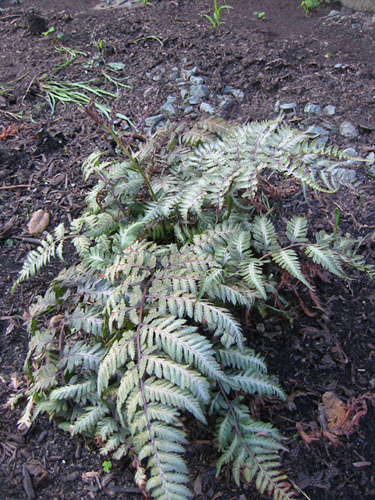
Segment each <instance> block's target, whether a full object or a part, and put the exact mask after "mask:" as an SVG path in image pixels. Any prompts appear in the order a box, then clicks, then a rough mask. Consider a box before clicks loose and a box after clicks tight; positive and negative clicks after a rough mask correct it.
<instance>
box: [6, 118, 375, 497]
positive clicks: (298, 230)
mask: <svg viewBox="0 0 375 500" xmlns="http://www.w3.org/2000/svg"><path fill="white" fill-rule="evenodd" d="M90 113H91V116H93V117H94V118H95V120H96V121H97V123H100V124H102V122H103V120H102V118H101V117H99V116H95V114H94V113H95V112H94V109H93V108H91V110H90ZM103 126H104V130H105V131H106V132H108V133H111V130H112V128H111V124H109V125H103ZM112 134H113V138H114V140H115V141H116V142H117V145H118V147H119V149H120V150H121V151H122V152H123V153H124V155H125V157H124V158H122V159H121V160H119V161H114V160H113V159H108V160H105V159H102V156H101V154H100V153H93V154H92V155H91V156H90V157H89V158H88V160H87V161H86V162H85V164H84V165H83V175H84V179H85V180H88V179H89V178H92V179H95V182H96V184H95V186H94V187H93V188H92V189H91V190H90V192H89V193H88V195H87V198H86V203H87V208H86V210H85V211H84V212H83V213H82V214H81V215H80V216H79V217H78V218H76V219H74V220H73V221H72V222H71V223H70V226H69V228H66V227H65V226H64V224H60V225H58V226H57V227H56V228H55V230H54V233H53V235H52V234H47V236H46V239H45V241H43V243H42V245H41V246H40V247H38V248H37V249H36V250H33V251H32V252H31V253H30V254H29V255H28V257H27V259H26V261H25V263H24V266H23V269H22V271H21V273H20V276H19V278H18V280H17V281H16V283H15V285H14V286H17V285H19V284H20V283H21V282H22V281H24V280H25V279H28V278H30V277H32V276H34V275H35V274H36V273H37V272H38V271H39V270H40V269H41V268H42V267H43V266H44V265H46V264H47V263H48V262H49V261H50V260H51V258H52V257H54V256H58V257H59V258H60V259H63V250H64V247H65V246H66V245H67V244H71V243H72V244H73V246H74V248H75V250H76V252H77V261H76V263H75V264H74V265H72V266H70V267H67V268H65V269H63V270H62V271H61V272H60V273H59V274H58V276H56V278H55V279H53V280H52V281H51V283H50V285H49V287H48V289H47V291H46V293H45V294H44V296H41V297H39V298H38V299H37V301H36V302H35V303H34V304H33V305H32V306H31V308H30V310H29V314H28V317H29V320H28V330H29V333H30V337H31V339H30V344H29V351H28V355H27V359H26V361H25V371H26V374H27V376H28V377H29V379H30V386H29V389H28V391H27V393H26V394H27V397H28V403H27V405H26V409H25V412H24V415H23V417H22V419H21V420H20V426H21V427H29V426H30V425H31V422H32V420H33V419H35V418H36V417H37V416H38V415H39V414H40V413H41V412H47V413H48V414H49V415H50V416H52V417H56V418H57V419H58V420H59V422H60V426H61V427H62V428H63V429H66V430H69V432H70V434H71V435H72V436H75V435H77V434H84V435H85V436H92V437H93V438H94V437H96V438H97V442H98V443H101V445H102V446H101V454H102V455H103V456H110V457H111V458H112V459H121V458H123V457H126V456H130V457H131V459H132V464H133V466H134V467H135V469H136V473H135V480H136V483H137V484H138V486H139V487H140V488H141V490H142V492H143V493H144V495H145V496H146V497H147V496H152V497H154V498H157V499H160V500H161V499H170V500H186V499H188V498H190V497H191V496H192V494H191V491H190V489H189V487H188V485H189V481H190V479H189V474H188V469H187V465H186V463H185V461H184V451H185V447H186V445H187V443H188V440H187V439H188V438H187V433H186V430H185V427H186V426H187V425H188V424H189V419H185V420H184V424H182V421H181V417H182V415H184V414H186V413H188V414H190V415H191V416H192V417H193V419H194V420H196V421H198V422H200V423H201V424H202V425H207V422H208V419H209V420H210V428H211V429H212V428H214V429H215V431H214V442H215V444H216V446H217V450H218V454H219V459H218V463H217V474H219V473H220V470H221V469H222V468H223V467H224V466H226V465H228V466H229V465H230V466H231V469H232V472H233V478H234V480H235V482H236V483H237V484H240V481H241V480H244V481H252V480H255V483H256V486H257V488H258V490H259V491H260V492H261V493H262V494H263V493H267V494H269V495H273V496H274V498H277V499H280V500H292V499H294V498H295V496H296V494H295V491H294V489H293V487H292V486H291V484H289V482H288V480H287V479H286V477H285V475H284V474H283V472H282V470H281V469H282V468H281V462H280V457H279V452H280V451H281V450H284V449H285V448H284V446H283V444H282V443H283V438H282V437H281V436H280V434H279V432H278V431H277V429H275V428H274V427H273V426H272V425H270V424H269V423H264V422H260V421H256V420H254V419H253V417H252V415H251V412H250V404H249V400H251V398H252V397H254V395H256V394H257V395H258V397H259V396H260V397H261V396H268V397H273V398H274V397H279V398H284V397H285V396H284V392H283V390H282V389H281V388H280V387H279V386H278V385H277V384H276V383H275V382H274V381H273V380H272V378H271V377H269V375H267V367H266V363H265V360H264V359H263V358H262V357H261V356H259V354H257V353H256V352H254V350H253V349H252V348H251V346H249V345H247V340H246V337H245V335H244V333H243V331H242V327H241V324H240V321H239V319H238V314H237V313H238V311H240V310H241V309H242V310H243V309H247V310H248V311H250V310H253V309H254V308H255V309H258V311H259V312H260V313H262V311H263V312H264V310H265V308H267V307H268V308H269V310H270V311H272V310H274V307H273V306H272V304H274V302H273V300H274V301H276V303H280V301H281V300H282V296H281V293H282V292H281V290H280V286H281V284H282V283H285V281H286V278H285V276H288V279H289V280H292V281H294V283H295V285H297V284H300V286H304V287H306V288H307V289H308V290H309V291H311V296H312V297H314V295H315V294H314V287H313V283H312V278H311V276H314V273H313V272H311V273H309V272H306V270H309V269H310V270H313V269H314V268H316V267H317V266H319V267H322V268H324V269H325V270H326V271H329V272H331V273H333V274H334V275H336V276H337V277H340V278H348V274H347V272H348V269H350V268H354V269H358V270H361V271H364V272H366V273H368V274H369V275H370V276H371V277H375V270H374V268H373V267H371V266H368V265H367V264H366V263H365V262H364V260H363V258H362V257H361V256H360V255H358V254H357V250H358V245H359V242H357V241H355V240H353V239H349V238H347V237H343V236H340V234H339V231H338V230H335V231H334V232H333V233H327V232H326V231H324V230H321V231H318V232H316V231H315V230H314V224H313V223H311V222H313V221H309V220H308V219H307V218H306V217H304V216H303V215H302V214H299V215H293V216H291V217H290V218H289V219H285V218H284V217H279V215H278V213H277V211H273V210H272V202H271V199H268V196H267V192H268V191H267V188H268V187H269V186H270V184H271V183H272V186H273V187H274V188H275V189H279V190H280V192H281V188H280V187H278V186H279V182H280V181H281V180H282V179H283V178H284V179H287V180H288V179H289V180H290V181H291V182H293V184H294V185H295V184H299V185H301V189H302V191H303V192H304V193H305V195H306V196H307V194H308V189H309V188H310V189H313V190H314V191H315V195H317V194H318V193H327V194H329V193H334V192H336V191H337V190H338V189H339V188H340V187H341V186H343V185H344V186H345V185H346V186H348V187H350V188H353V189H354V188H355V186H352V185H351V184H350V177H349V176H347V175H346V170H345V168H347V167H345V160H346V159H347V157H346V156H345V154H344V153H343V152H341V151H339V150H338V149H337V148H334V147H330V148H324V147H322V146H320V145H318V144H317V143H316V141H315V140H311V135H310V134H309V133H302V132H299V131H296V130H293V129H291V128H290V127H288V126H286V125H284V124H282V123H281V122H280V120H274V121H266V122H262V123H250V124H247V125H240V126H239V125H237V124H233V123H226V122H224V121H223V120H219V119H217V118H210V119H206V120H205V121H203V122H200V123H198V124H196V125H195V126H193V128H187V127H186V126H185V125H183V124H182V125H171V126H169V127H168V128H166V129H164V130H161V131H159V132H158V133H157V134H156V135H155V136H154V137H153V138H151V139H150V140H149V141H148V142H146V143H144V144H143V145H142V146H141V147H140V148H139V149H134V147H133V148H132V147H131V145H130V144H126V145H124V144H123V143H122V140H121V137H119V136H116V135H115V134H114V132H113V130H112ZM341 160H343V161H341ZM351 160H353V158H351ZM336 222H338V221H337V217H336ZM283 302H284V304H285V300H284V301H283ZM260 330H261V329H260ZM103 468H104V464H103Z"/></svg>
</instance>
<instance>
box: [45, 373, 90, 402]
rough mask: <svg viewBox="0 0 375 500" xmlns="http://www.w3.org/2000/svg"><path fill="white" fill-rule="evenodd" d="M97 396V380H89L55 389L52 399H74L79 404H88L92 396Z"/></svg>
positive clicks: (51, 395)
mask: <svg viewBox="0 0 375 500" xmlns="http://www.w3.org/2000/svg"><path fill="white" fill-rule="evenodd" d="M95 395H96V380H95V379H93V378H92V379H89V380H85V381H84V382H80V383H77V384H69V385H65V386H62V387H58V388H57V389H54V390H53V391H52V392H51V394H50V398H51V399H72V400H73V401H75V402H77V403H79V402H80V401H81V402H82V403H86V402H87V400H88V399H90V396H95Z"/></svg>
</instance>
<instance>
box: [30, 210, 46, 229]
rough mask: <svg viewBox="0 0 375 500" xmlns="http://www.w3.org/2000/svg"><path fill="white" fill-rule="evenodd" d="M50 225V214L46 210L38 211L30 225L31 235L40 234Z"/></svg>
mask: <svg viewBox="0 0 375 500" xmlns="http://www.w3.org/2000/svg"><path fill="white" fill-rule="evenodd" d="M48 224H49V213H48V212H44V210H37V211H36V212H35V213H34V214H33V216H32V217H31V220H30V222H29V224H28V226H27V227H28V230H29V233H30V234H40V233H42V232H43V231H44V230H45V228H46V227H47V226H48Z"/></svg>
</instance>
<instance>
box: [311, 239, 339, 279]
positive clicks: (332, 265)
mask: <svg viewBox="0 0 375 500" xmlns="http://www.w3.org/2000/svg"><path fill="white" fill-rule="evenodd" d="M305 253H306V255H307V256H308V257H310V258H311V259H312V260H313V262H315V263H316V264H320V265H321V266H323V267H324V268H325V269H328V271H329V272H331V273H333V274H336V276H339V277H340V278H346V277H347V276H346V274H345V273H344V271H343V270H342V267H341V265H340V262H339V260H338V258H337V257H336V255H335V254H334V252H333V251H332V250H330V249H329V248H326V247H323V246H321V245H308V246H307V247H306V249H305Z"/></svg>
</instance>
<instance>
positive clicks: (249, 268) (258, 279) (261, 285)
mask: <svg viewBox="0 0 375 500" xmlns="http://www.w3.org/2000/svg"><path fill="white" fill-rule="evenodd" d="M262 266H263V262H262V261H260V260H259V259H255V258H253V259H247V260H246V261H244V262H241V264H240V268H239V270H240V274H241V276H242V277H243V279H244V280H245V281H246V283H248V284H249V285H250V287H252V288H255V289H256V290H257V291H258V292H259V294H260V295H261V297H262V298H263V299H266V298H267V293H266V289H265V277H264V275H263V270H262Z"/></svg>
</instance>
